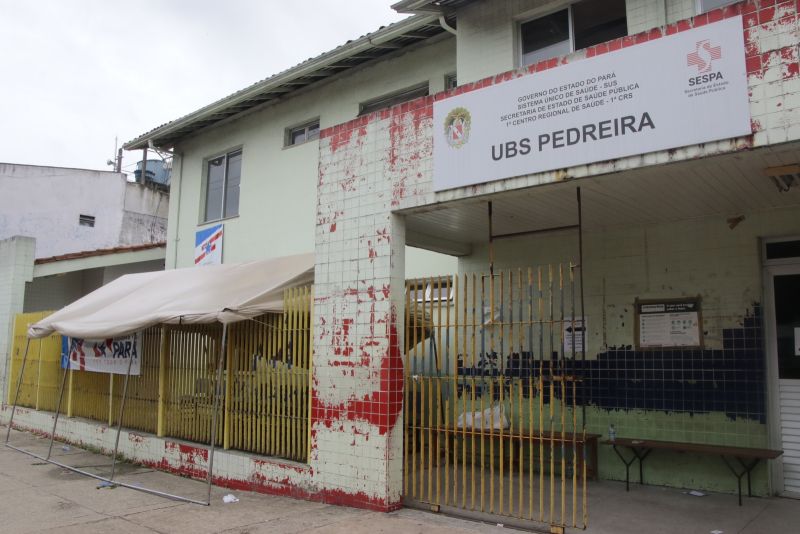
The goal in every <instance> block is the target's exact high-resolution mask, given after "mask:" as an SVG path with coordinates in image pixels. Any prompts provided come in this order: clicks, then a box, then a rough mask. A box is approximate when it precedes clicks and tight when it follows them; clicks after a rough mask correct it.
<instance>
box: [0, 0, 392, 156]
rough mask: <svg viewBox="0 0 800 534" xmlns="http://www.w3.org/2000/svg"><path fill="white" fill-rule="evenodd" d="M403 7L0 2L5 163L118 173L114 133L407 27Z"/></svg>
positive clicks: (308, 2)
mask: <svg viewBox="0 0 800 534" xmlns="http://www.w3.org/2000/svg"><path fill="white" fill-rule="evenodd" d="M396 1H397V0H294V1H288V2H286V1H279V0H260V1H259V0H225V1H220V0H138V1H136V2H121V1H117V0H30V1H20V0H0V68H1V69H2V70H1V71H0V72H2V78H0V120H1V121H2V128H0V162H6V163H27V164H32V165H53V166H62V167H84V168H90V169H110V167H108V166H107V165H106V160H108V159H110V158H112V157H113V154H114V137H115V136H118V137H119V142H120V144H122V143H123V142H125V141H129V140H131V139H133V138H134V137H136V136H138V135H139V134H141V133H144V132H145V131H147V130H150V129H152V128H154V127H156V126H158V125H161V124H163V123H165V122H168V121H170V120H173V119H176V118H178V117H180V116H182V115H185V114H187V113H190V112H192V111H194V110H196V109H198V108H200V107H202V106H204V105H206V104H209V103H211V102H212V101H214V100H217V99H219V98H221V97H224V96H226V95H228V94H230V93H232V92H234V91H237V90H239V89H242V88H243V87H245V86H247V85H249V84H251V83H253V82H255V81H258V80H260V79H263V78H266V77H268V76H271V75H272V74H275V73H277V72H279V71H281V70H284V69H286V68H288V67H291V66H293V65H296V64H297V63H299V62H301V61H304V60H306V59H308V58H309V57H312V56H316V55H318V54H320V53H322V52H325V51H327V50H330V49H331V48H334V47H336V46H338V45H340V44H343V43H344V42H345V41H347V40H348V39H354V38H356V37H359V36H361V35H363V34H364V33H368V32H371V31H374V30H376V29H377V28H378V27H380V26H382V25H386V24H389V23H391V22H396V21H398V20H401V19H402V18H404V17H405V16H402V15H398V14H397V13H395V12H394V11H393V10H392V9H391V8H390V5H391V4H392V3H394V2H396ZM140 156H141V153H140V152H136V153H133V152H126V153H125V155H124V160H123V170H128V171H130V170H131V168H132V167H133V165H134V164H135V162H136V161H137V160H138V159H139V158H140Z"/></svg>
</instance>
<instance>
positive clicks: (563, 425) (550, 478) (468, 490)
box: [404, 265, 596, 532]
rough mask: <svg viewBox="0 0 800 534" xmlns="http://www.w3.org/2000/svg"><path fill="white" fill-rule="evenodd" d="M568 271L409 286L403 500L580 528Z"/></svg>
mask: <svg viewBox="0 0 800 534" xmlns="http://www.w3.org/2000/svg"><path fill="white" fill-rule="evenodd" d="M573 270H574V268H573V266H571V265H552V266H544V267H541V268H531V269H524V270H509V271H495V272H494V273H467V274H462V275H460V276H456V277H453V278H447V277H437V278H427V279H420V280H414V281H411V282H409V283H408V284H407V291H406V317H405V324H406V336H405V339H406V378H405V399H406V403H405V417H404V420H405V433H404V451H405V453H404V497H405V499H406V500H407V501H408V502H418V503H421V504H423V505H425V506H432V507H435V508H439V509H443V510H448V509H451V510H452V511H453V512H454V513H464V514H465V515H475V514H477V515H479V516H486V517H489V516H492V520H495V517H494V516H503V517H508V518H513V519H514V520H515V521H519V522H522V523H524V522H527V521H535V522H542V523H545V524H548V525H549V526H550V528H551V531H554V532H560V531H563V529H564V528H565V527H573V528H586V525H587V518H588V509H587V494H586V491H587V487H586V479H587V465H586V464H587V462H586V460H587V458H586V451H587V446H586V445H587V435H586V433H585V427H584V421H583V417H582V416H581V410H580V407H578V406H576V404H575V399H576V394H575V393H576V388H577V387H578V385H579V378H577V377H576V376H574V373H572V372H571V371H570V369H573V368H574V365H570V362H574V361H575V360H576V359H579V358H581V354H580V352H581V351H580V348H579V347H580V346H581V343H579V340H580V341H582V339H581V337H580V335H573V333H575V332H578V333H579V332H580V331H581V329H580V326H579V325H578V324H577V323H576V322H575V321H574V320H573V318H574V317H577V316H578V315H580V312H578V313H576V311H577V310H576V306H575V294H576V293H575V282H574V278H573ZM423 289H424V292H423ZM595 467H596V466H595Z"/></svg>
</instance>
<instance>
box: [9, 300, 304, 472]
mask: <svg viewBox="0 0 800 534" xmlns="http://www.w3.org/2000/svg"><path fill="white" fill-rule="evenodd" d="M311 299H312V292H311V288H310V287H303V288H295V289H290V290H287V291H286V292H285V294H284V311H283V312H282V313H271V314H266V315H262V316H260V317H257V318H255V319H252V320H246V321H241V322H238V323H233V324H232V325H230V326H229V331H228V342H227V347H226V350H225V353H224V360H223V362H222V363H223V375H222V381H221V383H219V384H218V386H217V394H218V395H220V397H219V401H218V403H217V406H218V412H217V432H216V436H217V439H216V441H217V444H218V445H220V446H224V447H225V448H232V449H238V450H243V451H249V452H255V453H258V454H263V455H269V456H278V457H282V458H288V459H291V460H297V461H307V459H308V446H309V440H308V432H309V399H310V392H309V387H310V374H311V315H310V313H311ZM50 313H52V312H38V313H26V314H19V315H17V317H16V322H15V330H14V345H13V348H12V366H11V374H10V376H11V380H12V383H11V387H9V396H8V402H9V403H12V402H13V400H14V394H15V392H16V385H17V379H18V377H19V370H20V367H21V363H22V358H23V356H24V352H25V344H26V341H27V338H26V330H27V325H29V324H31V323H34V322H37V321H39V320H41V319H43V318H44V317H46V316H47V315H49V314H50ZM221 342H222V326H221V325H220V324H208V325H179V326H172V325H170V326H158V327H151V328H148V329H146V330H144V331H143V332H142V351H141V374H140V375H138V376H131V377H130V380H129V383H128V391H127V398H126V401H125V402H126V404H125V413H124V416H123V426H124V427H126V428H130V429H136V430H141V431H143V432H149V433H152V434H157V435H159V436H169V437H174V438H179V439H185V440H189V441H195V442H199V443H209V442H210V440H211V425H212V419H213V417H212V415H213V414H212V412H213V400H214V384H215V379H216V376H217V366H218V364H219V357H220V344H221ZM60 358H61V336H59V335H54V336H50V337H48V338H44V339H42V340H31V341H30V347H29V350H28V361H27V363H26V366H25V372H24V375H23V380H22V386H21V388H20V393H19V399H18V402H17V404H18V405H20V406H28V407H31V408H36V409H40V410H47V411H55V409H56V404H57V401H58V392H59V388H60V386H61V380H62V375H63V372H62V370H61V366H60ZM124 381H125V376H124V375H108V374H103V373H94V372H87V371H76V370H70V372H69V374H68V376H67V382H66V384H65V391H64V401H63V402H62V406H61V411H62V412H64V413H65V414H66V415H67V416H70V417H72V416H74V417H85V418H88V419H93V420H96V421H101V422H103V423H106V424H109V425H114V424H117V423H118V418H119V409H120V401H121V399H122V392H123V387H124Z"/></svg>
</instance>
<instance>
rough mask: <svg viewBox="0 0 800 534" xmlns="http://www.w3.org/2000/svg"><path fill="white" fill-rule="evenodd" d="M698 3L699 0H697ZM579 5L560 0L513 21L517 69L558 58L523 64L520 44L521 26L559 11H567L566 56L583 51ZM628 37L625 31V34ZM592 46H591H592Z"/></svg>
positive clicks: (573, 0) (568, 0)
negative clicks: (577, 45) (577, 19)
mask: <svg viewBox="0 0 800 534" xmlns="http://www.w3.org/2000/svg"><path fill="white" fill-rule="evenodd" d="M697 1H698V2H699V1H700V0H697ZM578 3H579V0H562V1H561V2H559V3H557V4H556V5H554V6H543V7H542V8H538V9H533V10H531V11H527V12H526V13H524V14H523V15H522V16H520V17H518V18H517V19H516V20H515V31H516V32H517V35H516V43H517V50H516V60H517V68H522V67H526V66H529V65H533V64H535V63H538V62H539V61H547V60H549V59H553V58H555V57H560V56H553V57H550V58H544V59H539V60H537V61H535V62H533V63H523V56H524V53H523V51H522V50H523V43H522V26H523V25H524V24H527V23H528V22H531V21H534V20H537V19H541V18H544V17H547V16H550V15H553V14H555V13H558V12H559V11H564V10H566V11H567V24H568V27H569V52H567V54H572V53H574V52H577V51H578V50H583V49H582V48H579V49H576V48H575V13H574V11H573V9H574V6H575V5H576V4H578ZM625 18H626V21H627V13H626V17H625ZM625 34H626V35H628V32H627V29H626V32H625ZM592 46H593V45H592Z"/></svg>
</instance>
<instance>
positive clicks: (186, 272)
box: [28, 254, 314, 339]
mask: <svg viewBox="0 0 800 534" xmlns="http://www.w3.org/2000/svg"><path fill="white" fill-rule="evenodd" d="M313 281H314V255H313V254H300V255H296V256H286V257H282V258H274V259H269V260H261V261H252V262H248V263H239V264H225V265H207V266H203V267H191V268H188V269H173V270H169V271H158V272H151V273H140V274H129V275H125V276H122V277H120V278H118V279H116V280H114V281H113V282H111V283H109V284H107V285H104V286H103V287H101V288H99V289H97V290H96V291H93V292H92V293H89V294H88V295H86V296H85V297H83V298H81V299H79V300H77V301H75V302H73V303H72V304H70V305H69V306H66V307H65V308H62V309H61V310H59V311H57V312H56V313H54V314H53V315H50V316H49V317H47V318H45V319H43V320H41V321H39V322H38V323H36V324H34V325H32V326H31V327H30V328H28V337H31V338H41V337H45V336H48V335H50V334H52V333H54V332H58V333H60V334H62V335H65V336H71V337H77V338H83V339H107V338H111V337H117V336H124V335H127V334H130V333H133V332H136V331H138V330H142V329H143V328H147V327H148V326H153V325H157V324H197V323H213V322H221V323H232V322H236V321H241V320H244V319H248V318H251V317H255V316H257V315H261V314H263V313H266V312H278V311H281V310H283V291H284V290H285V289H288V288H291V287H298V286H303V285H308V284H311V283H313Z"/></svg>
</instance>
